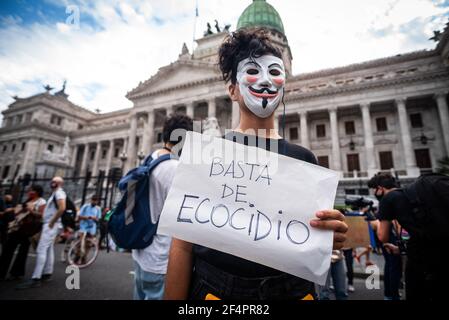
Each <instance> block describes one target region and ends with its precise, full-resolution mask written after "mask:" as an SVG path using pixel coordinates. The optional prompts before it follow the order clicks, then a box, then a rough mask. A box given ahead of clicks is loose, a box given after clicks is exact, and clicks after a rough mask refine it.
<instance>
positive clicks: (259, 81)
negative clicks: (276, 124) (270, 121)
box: [237, 55, 285, 118]
mask: <svg viewBox="0 0 449 320" xmlns="http://www.w3.org/2000/svg"><path fill="white" fill-rule="evenodd" d="M237 82H238V84H239V89H240V93H241V94H242V96H243V100H244V101H245V104H246V106H247V107H248V109H249V110H251V112H252V113H254V114H255V115H256V116H258V117H259V118H268V117H269V116H271V114H272V113H273V112H274V111H275V110H276V108H277V107H278V106H279V103H280V102H281V100H282V96H283V94H284V85H285V69H284V63H283V62H282V60H281V59H279V58H277V57H275V56H272V55H264V56H261V57H259V58H247V59H245V60H242V61H240V63H239V65H238V66H237Z"/></svg>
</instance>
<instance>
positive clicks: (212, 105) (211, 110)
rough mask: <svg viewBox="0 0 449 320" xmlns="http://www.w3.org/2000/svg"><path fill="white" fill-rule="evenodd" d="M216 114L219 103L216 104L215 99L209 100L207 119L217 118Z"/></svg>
mask: <svg viewBox="0 0 449 320" xmlns="http://www.w3.org/2000/svg"><path fill="white" fill-rule="evenodd" d="M216 114H217V103H216V102H215V98H212V99H210V100H209V102H208V104H207V117H208V118H210V117H214V118H216Z"/></svg>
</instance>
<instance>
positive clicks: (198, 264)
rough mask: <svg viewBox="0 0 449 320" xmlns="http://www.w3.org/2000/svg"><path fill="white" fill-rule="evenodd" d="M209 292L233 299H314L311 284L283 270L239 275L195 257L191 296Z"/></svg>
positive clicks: (220, 297) (203, 298) (312, 285)
mask: <svg viewBox="0 0 449 320" xmlns="http://www.w3.org/2000/svg"><path fill="white" fill-rule="evenodd" d="M208 294H212V295H214V296H216V297H217V298H219V299H234V300H296V301H297V300H301V299H303V298H305V297H306V296H307V295H309V294H310V295H311V296H312V297H313V298H316V295H315V288H314V284H313V283H311V282H309V281H306V280H303V279H300V278H297V277H295V276H292V275H290V274H286V273H283V274H281V275H279V276H273V277H265V278H243V277H238V276H235V275H232V274H229V273H227V272H224V271H223V270H221V269H219V268H216V267H214V266H212V265H210V264H208V263H206V262H205V261H202V260H200V259H196V261H195V271H194V273H193V279H192V284H191V290H190V297H189V298H190V299H192V300H205V298H206V296H207V295H208Z"/></svg>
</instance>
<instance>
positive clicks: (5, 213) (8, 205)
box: [0, 194, 14, 250]
mask: <svg viewBox="0 0 449 320" xmlns="http://www.w3.org/2000/svg"><path fill="white" fill-rule="evenodd" d="M0 204H1V207H0V244H1V245H2V250H3V247H4V245H5V243H6V239H7V237H8V224H9V223H10V222H11V221H12V220H14V203H13V197H12V195H10V194H6V195H5V196H4V197H3V199H2V201H1V203H0Z"/></svg>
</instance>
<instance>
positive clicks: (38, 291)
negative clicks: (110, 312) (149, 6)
mask: <svg viewBox="0 0 449 320" xmlns="http://www.w3.org/2000/svg"><path fill="white" fill-rule="evenodd" d="M61 249H62V246H61V245H57V246H56V254H55V256H56V257H57V258H59V257H60V255H59V252H60V251H61ZM34 262H35V256H34V255H31V256H30V257H29V258H28V262H27V276H28V277H30V276H31V273H32V269H33V267H34ZM66 267H67V265H66V264H64V263H62V262H60V261H59V260H58V259H57V260H56V261H55V271H54V279H53V280H52V281H51V282H48V283H45V284H44V285H43V286H42V287H40V288H33V289H27V290H16V289H15V286H16V285H17V283H19V282H17V281H5V282H2V283H0V299H67V300H78V299H85V300H91V299H94V300H110V299H120V300H125V299H132V296H133V295H132V291H133V277H134V276H133V273H132V272H133V262H132V258H131V254H130V253H117V252H110V253H106V251H101V252H100V254H99V255H98V258H97V260H96V261H95V263H94V264H93V265H91V266H89V267H88V268H86V269H82V270H81V272H80V289H79V290H68V289H67V288H66V285H65V282H66V277H67V276H68V275H67V274H65V269H66Z"/></svg>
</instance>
